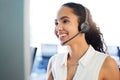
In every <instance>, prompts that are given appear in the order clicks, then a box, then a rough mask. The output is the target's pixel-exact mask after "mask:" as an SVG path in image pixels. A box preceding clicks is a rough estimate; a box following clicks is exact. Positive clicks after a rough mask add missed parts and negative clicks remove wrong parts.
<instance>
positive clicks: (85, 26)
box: [78, 8, 90, 33]
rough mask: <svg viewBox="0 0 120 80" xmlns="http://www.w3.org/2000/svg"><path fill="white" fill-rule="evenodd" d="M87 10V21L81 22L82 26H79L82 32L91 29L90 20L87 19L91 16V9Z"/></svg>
mask: <svg viewBox="0 0 120 80" xmlns="http://www.w3.org/2000/svg"><path fill="white" fill-rule="evenodd" d="M85 12H86V18H85V22H83V23H82V24H81V26H79V28H78V29H79V31H80V32H81V33H87V32H88V31H89V29H90V26H89V24H88V21H87V20H88V18H89V11H88V9H86V8H85Z"/></svg>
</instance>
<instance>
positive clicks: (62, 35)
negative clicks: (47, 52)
mask: <svg viewBox="0 0 120 80" xmlns="http://www.w3.org/2000/svg"><path fill="white" fill-rule="evenodd" d="M66 35H67V34H61V35H59V37H64V36H66Z"/></svg>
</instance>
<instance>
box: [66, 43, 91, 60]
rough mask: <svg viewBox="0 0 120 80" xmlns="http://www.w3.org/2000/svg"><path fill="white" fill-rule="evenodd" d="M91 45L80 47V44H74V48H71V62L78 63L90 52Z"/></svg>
mask: <svg viewBox="0 0 120 80" xmlns="http://www.w3.org/2000/svg"><path fill="white" fill-rule="evenodd" d="M88 47H89V45H88V44H84V45H83V46H80V45H79V44H74V45H72V46H69V47H68V48H69V55H68V59H69V60H74V61H78V60H79V59H80V58H81V57H82V56H83V55H84V54H85V53H86V51H87V50H88Z"/></svg>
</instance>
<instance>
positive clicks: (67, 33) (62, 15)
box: [55, 6, 78, 44]
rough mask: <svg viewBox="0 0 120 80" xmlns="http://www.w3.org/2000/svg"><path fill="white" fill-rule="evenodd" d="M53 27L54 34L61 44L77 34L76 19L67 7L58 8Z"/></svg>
mask: <svg viewBox="0 0 120 80" xmlns="http://www.w3.org/2000/svg"><path fill="white" fill-rule="evenodd" d="M55 25H56V27H55V33H56V35H57V37H58V38H59V39H60V41H61V43H63V42H65V41H66V40H68V39H70V38H71V37H73V36H74V35H75V34H77V33H78V17H77V16H76V15H75V14H74V13H73V11H72V9H71V8H69V7H65V6H64V7H61V8H60V10H59V12H58V15H57V19H56V20H55ZM72 41H73V40H72ZM70 42H71V41H70ZM70 42H68V43H67V44H69V43H70Z"/></svg>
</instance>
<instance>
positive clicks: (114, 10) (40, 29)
mask: <svg viewBox="0 0 120 80" xmlns="http://www.w3.org/2000/svg"><path fill="white" fill-rule="evenodd" d="M72 1H73V2H78V3H81V4H83V5H84V6H86V7H87V8H89V9H90V11H91V14H92V17H93V20H94V21H95V22H96V23H97V25H98V27H100V29H101V31H102V33H103V36H104V39H105V42H106V44H107V45H108V53H109V54H110V55H111V56H112V57H113V58H114V59H115V60H116V62H117V64H118V66H120V57H119V56H120V47H119V46H120V37H119V35H120V31H119V29H118V28H119V27H120V24H119V21H120V15H119V14H120V11H118V10H119V9H118V8H119V7H120V5H119V4H118V3H119V2H118V0H111V1H108V0H106V1H105V0H100V1H96V0H71V1H69V0H59V1H58V0H54V1H49V0H44V1H40V0H30V40H31V42H30V46H31V48H32V54H33V67H32V73H31V79H32V80H45V76H46V68H47V64H48V61H49V58H50V57H51V56H52V55H54V54H57V53H66V52H67V48H66V47H62V46H61V45H60V43H59V40H58V39H57V38H56V36H55V35H54V27H55V25H54V19H55V18H56V15H57V11H58V10H59V8H60V6H61V5H62V4H63V3H65V2H72Z"/></svg>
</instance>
